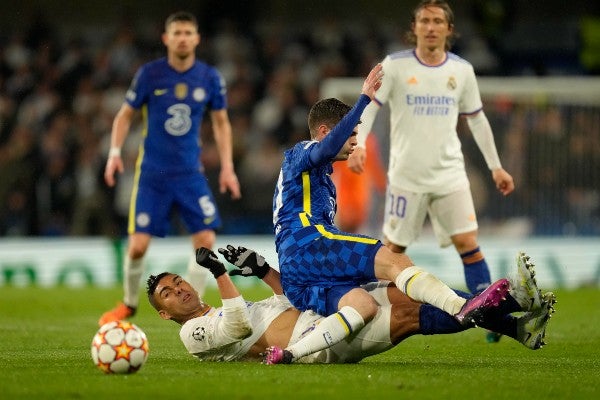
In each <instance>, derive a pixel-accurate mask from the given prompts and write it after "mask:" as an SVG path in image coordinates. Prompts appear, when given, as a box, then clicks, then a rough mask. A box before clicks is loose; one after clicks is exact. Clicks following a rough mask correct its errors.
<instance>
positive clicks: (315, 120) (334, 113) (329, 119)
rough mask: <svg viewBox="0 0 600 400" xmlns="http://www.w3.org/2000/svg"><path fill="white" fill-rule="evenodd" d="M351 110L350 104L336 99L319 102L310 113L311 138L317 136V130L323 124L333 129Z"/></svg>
mask: <svg viewBox="0 0 600 400" xmlns="http://www.w3.org/2000/svg"><path fill="white" fill-rule="evenodd" d="M351 109H352V107H350V106H349V105H348V104H346V103H344V102H342V101H340V100H338V99H336V98H329V99H323V100H319V101H317V102H316V103H315V104H314V105H313V106H312V107H311V109H310V111H309V113H308V129H309V130H310V137H311V138H312V139H314V138H315V137H316V136H317V129H318V128H319V126H321V125H323V124H325V125H327V126H328V127H329V128H330V129H331V128H333V127H334V126H335V125H336V124H337V123H338V122H340V121H341V119H342V118H344V115H346V114H348V112H349V111H350V110H351Z"/></svg>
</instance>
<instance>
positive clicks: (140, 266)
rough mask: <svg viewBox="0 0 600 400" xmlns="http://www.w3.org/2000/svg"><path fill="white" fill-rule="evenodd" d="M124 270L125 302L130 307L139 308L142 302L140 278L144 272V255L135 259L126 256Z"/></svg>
mask: <svg viewBox="0 0 600 400" xmlns="http://www.w3.org/2000/svg"><path fill="white" fill-rule="evenodd" d="M123 270H124V276H123V302H124V303H125V304H126V305H128V306H129V307H134V308H137V306H138V304H139V302H140V297H139V295H140V280H141V279H142V274H143V273H144V257H142V258H138V259H137V260H133V259H132V258H131V257H130V256H128V255H127V256H125V260H124V262H123Z"/></svg>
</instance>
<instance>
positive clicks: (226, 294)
mask: <svg viewBox="0 0 600 400" xmlns="http://www.w3.org/2000/svg"><path fill="white" fill-rule="evenodd" d="M196 263H198V265H200V266H202V267H204V268H206V269H208V270H209V271H210V272H211V273H212V274H213V276H214V277H215V279H216V281H217V287H218V289H219V293H220V294H221V299H223V300H225V299H232V298H234V297H238V296H240V292H239V290H238V289H237V287H236V286H235V284H234V283H233V281H232V280H231V278H230V277H229V275H227V269H226V268H225V265H223V263H222V262H221V261H219V259H218V258H217V255H216V254H215V253H214V252H213V251H212V250H210V249H207V248H206V247H200V248H198V249H196Z"/></svg>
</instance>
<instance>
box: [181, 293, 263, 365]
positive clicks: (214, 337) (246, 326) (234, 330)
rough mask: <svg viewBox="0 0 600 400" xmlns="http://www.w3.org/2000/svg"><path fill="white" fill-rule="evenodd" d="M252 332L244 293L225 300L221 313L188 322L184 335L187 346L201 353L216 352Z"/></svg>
mask: <svg viewBox="0 0 600 400" xmlns="http://www.w3.org/2000/svg"><path fill="white" fill-rule="evenodd" d="M251 334H252V325H251V323H250V316H249V313H248V307H247V305H246V302H245V301H244V299H243V297H242V296H238V297H235V298H233V299H225V300H223V307H222V308H221V309H220V312H213V313H211V312H210V311H209V314H207V315H205V316H202V317H198V318H194V319H191V320H189V321H187V322H186V323H185V324H184V325H183V326H182V328H181V332H180V337H181V340H182V342H183V343H184V345H185V347H186V349H187V350H188V351H189V352H190V353H192V354H194V355H197V356H201V355H202V353H208V352H211V353H214V351H215V350H218V349H220V348H222V347H225V346H229V345H231V344H233V343H236V342H240V341H242V340H243V339H245V338H247V337H248V336H250V335H251Z"/></svg>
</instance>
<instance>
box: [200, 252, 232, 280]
mask: <svg viewBox="0 0 600 400" xmlns="http://www.w3.org/2000/svg"><path fill="white" fill-rule="evenodd" d="M196 262H197V263H198V264H199V265H201V266H203V267H204V268H206V269H208V270H209V271H210V272H211V273H212V274H213V276H214V277H215V279H216V278H218V277H220V276H221V275H223V274H225V273H227V269H226V268H225V265H223V263H222V262H221V261H219V259H218V258H217V255H216V254H215V253H214V252H213V251H212V250H211V249H207V248H206V247H200V248H198V249H196Z"/></svg>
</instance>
